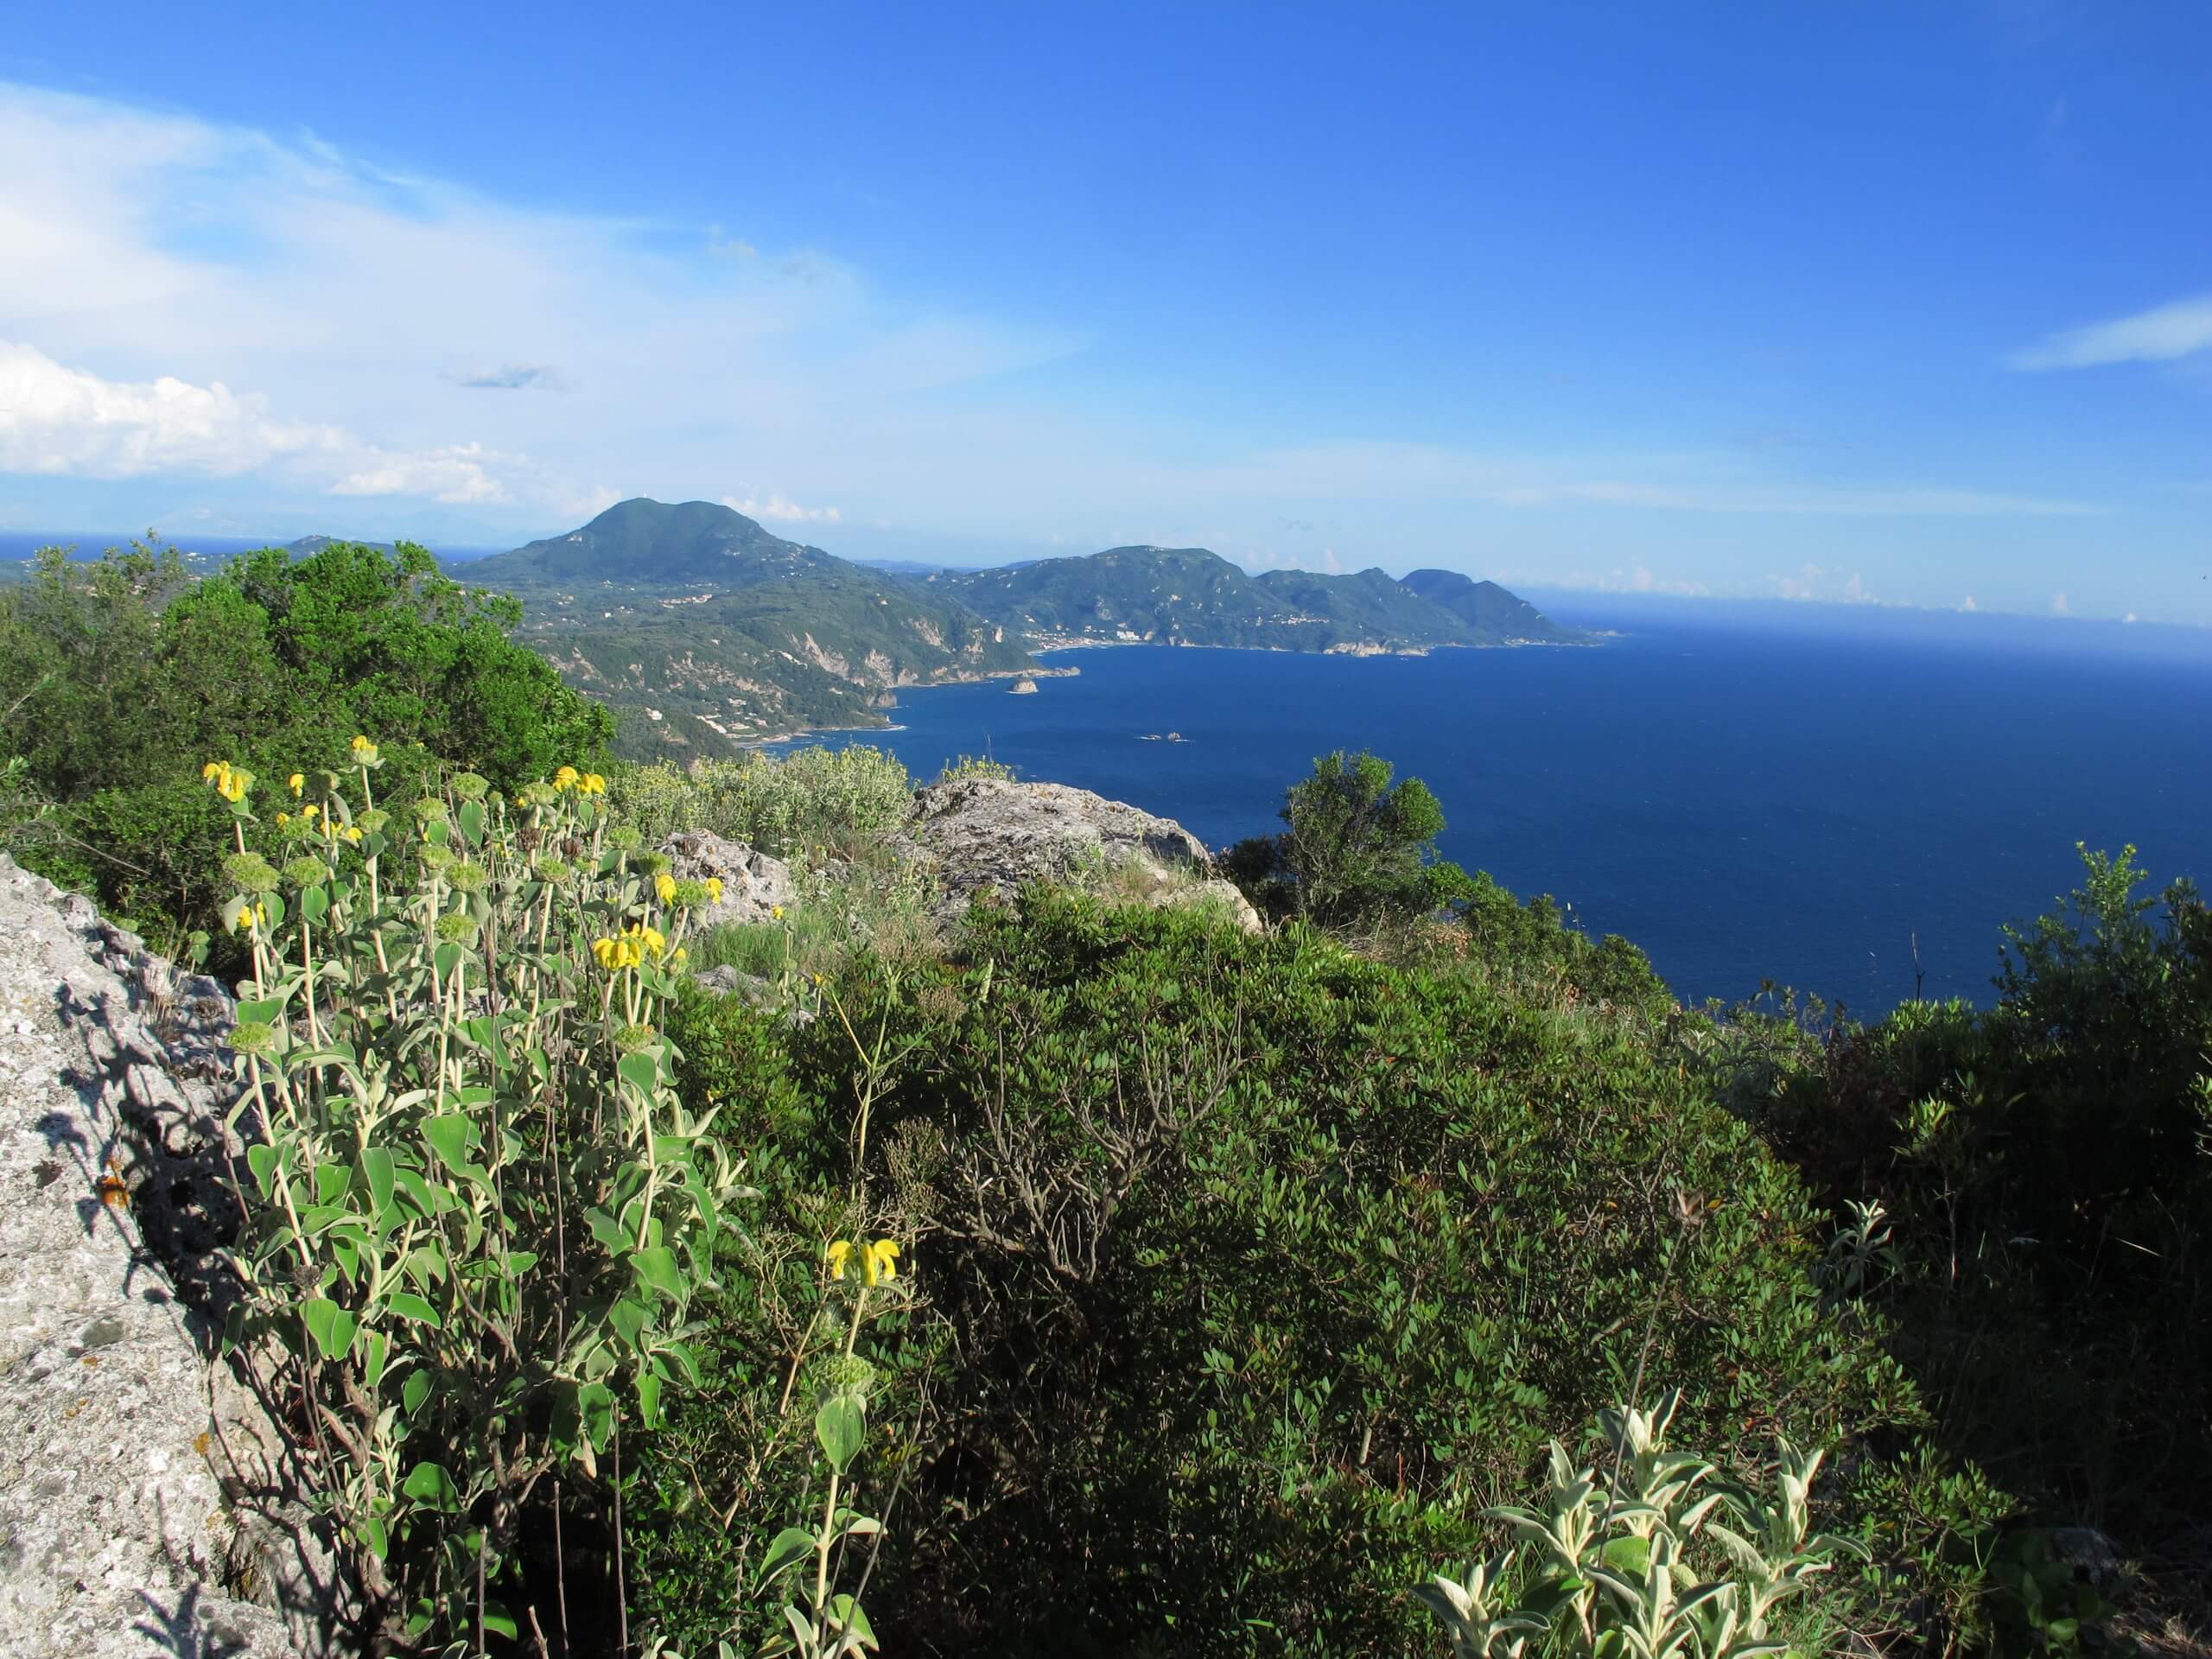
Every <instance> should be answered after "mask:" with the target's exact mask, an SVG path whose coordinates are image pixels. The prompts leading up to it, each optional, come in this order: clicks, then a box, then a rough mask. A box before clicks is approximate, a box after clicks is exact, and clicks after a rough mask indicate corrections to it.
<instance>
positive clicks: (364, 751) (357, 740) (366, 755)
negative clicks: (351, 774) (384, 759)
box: [350, 733, 377, 766]
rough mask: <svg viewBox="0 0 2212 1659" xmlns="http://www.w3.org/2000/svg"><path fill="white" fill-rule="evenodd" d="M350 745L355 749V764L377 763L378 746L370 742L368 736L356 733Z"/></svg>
mask: <svg viewBox="0 0 2212 1659" xmlns="http://www.w3.org/2000/svg"><path fill="white" fill-rule="evenodd" d="M350 747H352V749H353V764H354V765H355V766H375V765H376V764H377V746H376V745H375V744H373V743H372V742H370V741H369V740H368V739H367V738H366V737H365V736H362V735H361V734H358V733H357V734H355V735H354V738H353V743H352V745H351V746H350Z"/></svg>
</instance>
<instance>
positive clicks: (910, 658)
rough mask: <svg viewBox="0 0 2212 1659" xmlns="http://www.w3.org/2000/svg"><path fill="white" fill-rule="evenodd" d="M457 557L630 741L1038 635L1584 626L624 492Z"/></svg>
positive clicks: (1020, 666)
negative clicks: (894, 542)
mask: <svg viewBox="0 0 2212 1659" xmlns="http://www.w3.org/2000/svg"><path fill="white" fill-rule="evenodd" d="M309 539H310V540H314V539H316V538H309ZM454 574H455V575H458V576H459V577H460V578H461V580H463V581H465V582H468V583H469V584H470V585H471V586H474V587H486V588H500V589H504V590H505V591H508V592H511V593H513V594H517V595H518V596H519V597H521V598H522V599H523V600H524V610H525V621H524V632H525V636H526V637H527V638H529V639H530V641H531V644H533V645H536V646H537V649H538V650H540V651H542V652H544V654H545V655H546V656H547V657H548V658H550V660H551V661H552V662H553V663H554V664H556V666H557V667H559V669H560V670H561V671H562V673H563V675H564V676H565V677H568V679H569V681H570V683H573V684H575V685H576V686H578V687H579V688H580V689H582V690H586V691H588V692H590V693H592V694H593V695H594V696H599V697H601V698H603V699H604V700H605V701H607V702H609V703H611V704H613V706H614V708H615V709H616V710H617V711H618V713H619V714H620V717H621V733H620V737H619V738H618V747H620V749H621V750H622V751H623V752H624V753H628V754H631V755H633V756H640V757H642V756H647V755H662V756H668V757H671V758H678V759H681V758H688V757H689V756H690V755H692V754H696V753H708V754H716V753H726V752H728V750H729V749H731V748H733V747H735V746H737V745H740V744H743V743H747V742H752V741H760V740H761V739H763V738H766V737H770V736H775V735H780V734H786V733H791V732H795V731H800V730H805V729H810V728H825V727H866V726H881V725H885V724H887V723H888V722H887V719H886V717H885V715H884V714H883V712H882V710H883V709H885V708H886V707H887V706H888V705H889V704H890V703H891V702H893V699H894V697H895V694H896V692H897V691H898V690H899V688H901V687H904V686H911V685H933V684H942V683H948V682H951V681H957V680H974V679H981V678H987V677H1008V676H1012V675H1014V674H1020V673H1025V672H1027V673H1035V672H1039V668H1038V664H1037V663H1036V661H1035V659H1034V658H1033V657H1032V656H1031V655H1030V652H1032V651H1033V650H1045V649H1049V648H1052V647H1054V646H1064V645H1091V644H1155V645H1237V646H1248V647H1258V648H1262V649H1270V650H1278V651H1313V652H1355V653H1371V652H1424V651H1428V650H1431V649H1433V648H1436V647H1439V646H1452V645H1459V646H1478V645H1522V644H1535V643H1541V644H1568V643H1573V642H1576V641H1580V640H1581V639H1586V638H1587V636H1586V635H1584V634H1582V633H1581V632H1579V631H1578V630H1575V629H1572V628H1563V627H1560V626H1558V625H1556V624H1554V623H1553V622H1552V621H1550V620H1548V619H1547V618H1546V617H1545V616H1544V615H1543V613H1541V612H1540V611H1538V610H1537V609H1536V608H1535V607H1533V606H1531V605H1529V604H1528V603H1527V602H1525V601H1522V600H1520V599H1518V598H1516V597H1515V596H1514V595H1513V594H1510V593H1508V592H1506V590H1505V589H1503V588H1500V587H1498V586H1497V584H1496V583H1495V582H1474V581H1471V579H1469V578H1468V577H1466V576H1463V575H1459V574H1457V573H1456V572H1452V571H1448V570H1421V571H1416V572H1415V573H1414V575H1411V576H1408V577H1407V578H1406V579H1405V580H1404V581H1403V582H1399V581H1395V580H1393V579H1392V578H1391V577H1389V576H1388V575H1384V574H1383V572H1382V571H1380V570H1364V571H1362V572H1360V573H1359V574H1357V575H1315V574H1313V573H1310V572H1306V571H1301V570H1271V571H1267V572H1265V573H1263V574H1262V575H1257V576H1254V575H1247V574H1246V573H1245V572H1244V571H1243V569H1240V568H1239V567H1237V566H1236V565H1235V564H1232V563H1230V562H1229V561H1228V560H1227V559H1224V558H1223V557H1221V556H1219V555H1218V554H1215V553H1211V552H1209V551H1207V550H1205V549H1204V548H1160V547H1117V548H1112V549H1109V550H1107V551H1106V552H1103V553H1093V554H1090V555H1088V556H1083V557H1077V558H1062V559H1044V560H1038V561H1033V562H1031V563H1025V564H1020V565H1009V566H1005V567H1001V568H999V569H986V570H951V569H934V568H932V567H928V566H918V567H913V569H912V570H911V571H909V570H906V569H899V568H897V567H896V566H891V567H890V568H887V567H886V564H885V563H877V564H874V565H863V564H860V563H854V562H852V561H850V560H846V559H841V558H837V557H836V556H833V555H831V554H829V553H825V552H823V550H821V549H820V548H818V547H809V546H805V545H804V544H802V543H798V542H791V541H785V539H784V538H783V537H779V536H777V535H774V534H773V533H772V532H771V531H766V530H764V529H763V528H762V527H761V526H760V524H756V523H754V522H753V520H752V519H750V518H746V517H745V516H744V515H743V514H742V513H739V512H734V511H733V510H732V509H730V508H728V507H725V506H721V505H716V504H715V503H712V502H706V501H689V502H684V503H683V504H681V505H673V506H671V505H665V504H664V503H661V502H658V501H651V500H646V499H642V498H640V499H636V500H631V501H624V502H621V503H620V504H618V505H614V506H612V507H609V508H608V509H607V511H606V512H603V513H601V514H600V516H599V517H598V518H594V519H593V520H592V521H591V522H590V523H589V524H585V525H583V526H582V527H581V528H579V529H577V530H575V531H570V532H569V533H568V534H566V535H563V536H555V537H549V538H547V539H545V540H543V541H537V542H532V543H530V544H529V545H528V546H527V547H520V548H517V549H516V550H514V551H513V552H512V553H501V554H495V555H493V556H490V557H487V558H479V559H472V560H469V561H468V562H467V563H466V564H463V565H460V566H458V567H457V568H456V569H455V572H454Z"/></svg>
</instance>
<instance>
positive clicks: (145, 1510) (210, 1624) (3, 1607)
mask: <svg viewBox="0 0 2212 1659" xmlns="http://www.w3.org/2000/svg"><path fill="white" fill-rule="evenodd" d="M152 960H153V959H151V958H149V957H145V956H144V954H143V950H141V948H140V947H139V945H138V944H137V941H136V940H135V939H134V938H131V936H130V935H128V934H125V933H124V932H122V931H121V930H119V929H115V928H112V927H109V926H107V925H105V924H104V923H102V922H101V921H100V920H99V915H98V912H96V911H95V910H94V908H93V906H92V903H91V901H90V900H88V899H84V898H82V897H80V896H79V895H74V894H70V895H64V894H62V893H59V892H58V891H57V890H56V889H55V888H54V887H52V886H51V885H50V884H49V883H48V882H46V881H44V880H40V879H39V878H38V877H36V876H33V875H30V874H27V873H26V872H24V871H22V870H21V869H19V868H16V865H15V864H14V863H13V862H12V861H10V860H9V859H7V858H5V857H0V1653H4V1654H6V1655H8V1656H10V1659H62V1656H65V1655H66V1656H69V1659H126V1656H127V1659H138V1656H151V1655H156V1654H171V1655H174V1654H179V1653H188V1654H212V1653H217V1652H220V1653H225V1654H228V1655H232V1656H235V1659H280V1656H295V1655H307V1656H334V1655H338V1654H340V1653H343V1652H345V1651H346V1650H347V1649H346V1647H345V1645H344V1643H343V1639H342V1638H341V1637H340V1636H339V1634H338V1632H339V1630H340V1628H341V1627H342V1626H343V1624H345V1622H346V1619H347V1618H349V1617H350V1614H351V1611H352V1609H353V1607H354V1606H355V1605H357V1602H356V1599H355V1598H354V1597H353V1596H352V1594H351V1593H350V1592H348V1591H347V1590H346V1587H345V1585H344V1580H343V1577H342V1574H340V1573H339V1572H338V1571H336V1569H335V1567H334V1563H333V1560H332V1558H331V1557H330V1555H329V1554H328V1553H327V1551H326V1550H324V1549H323V1548H321V1545H320V1544H319V1543H317V1542H316V1541H315V1537H314V1535H313V1533H312V1531H311V1530H310V1529H308V1528H306V1527H304V1526H302V1525H301V1524H300V1522H301V1520H302V1514H303V1512H302V1510H301V1509H300V1506H299V1505H298V1503H297V1502H296V1499H295V1498H292V1497H288V1496H286V1491H287V1488H288V1482H289V1474H288V1471H289V1459H288V1458H287V1456H286V1453H285V1450H284V1446H283V1439H282V1437H281V1436H280V1435H279V1434H278V1433H277V1431H276V1429H275V1428H274V1427H273V1426H272V1425H271V1424H270V1421H269V1419H268V1417H267V1416H266V1415H265V1414H264V1413H263V1412H262V1411H261V1409H260V1408H259V1406H258V1404H257V1402H256V1400H255V1399H254V1397H253V1395H251V1393H250V1392H249V1391H248V1390H247V1389H245V1388H244V1387H242V1386H241V1385H240V1383H239V1382H238V1379H237V1378H235V1377H233V1376H232V1374H231V1372H230V1371H229V1370H228V1369H227V1368H226V1367H225V1366H223V1365H220V1364H211V1363H210V1360H209V1357H208V1356H209V1355H210V1353H211V1352H212V1349H213V1336H214V1334H215V1332H216V1331H217V1329H218V1328H219V1317H220V1300H219V1287H220V1286H221V1285H222V1284H224V1283H226V1282H227V1278H226V1269H224V1268H222V1267H221V1256H220V1250H221V1249H222V1247H223V1246H224V1245H226V1243H228V1242H229V1231H228V1227H227V1220H226V1219H225V1220H224V1221H223V1222H222V1223H221V1224H218V1221H217V1220H216V1219H214V1218H213V1211H212V1209H211V1208H210V1206H211V1205H213V1204H214V1202H215V1199H216V1197H217V1194H218V1193H219V1192H220V1191H221V1190H222V1189H220V1188H219V1183H218V1181H217V1179H216V1177H215V1176H214V1173H213V1169H214V1167H215V1166H216V1165H217V1163H218V1162H219V1160H218V1159H217V1155H216V1153H215V1151H214V1150H213V1148H217V1147H219V1146H220V1144H221V1137H220V1122H219V1106H221V1105H225V1104H227V1103H228V1101H229V1099H230V1098H231V1092H230V1089H229V1086H228V1077H229V1070H228V1067H227V1066H225V1065H216V1066H215V1068H214V1069H213V1071H209V1072H207V1073H206V1075H208V1076H213V1077H221V1078H223V1079H224V1080H225V1085H226V1086H225V1088H224V1089H223V1090H222V1091H221V1092H220V1094H219V1093H218V1091H217V1090H215V1089H214V1088H213V1087H211V1086H208V1085H207V1084H200V1085H196V1086H195V1087H194V1089H192V1090H186V1089H181V1088H180V1087H179V1086H178V1084H177V1083H176V1082H175V1079H174V1076H173V1074H171V1073H169V1072H165V1071H163V1070H162V1068H161V1065H160V1064H159V1062H160V1061H162V1059H164V1058H166V1059H167V1060H168V1062H169V1063H170V1064H171V1065H182V1064H185V1063H187V1062H190V1063H192V1064H195V1065H200V1066H203V1067H205V1066H207V1065H210V1064H211V1062H213V1061H214V1060H215V1059H216V1058H217V1057H218V1056H219V1050H218V1048H217V1047H216V1045H217V1044H218V1043H219V1040H220V1035H221V1033H222V1031H223V1030H224V1029H226V1028H227V1027H228V1024H229V1008H230V1000H229V998H228V996H227V995H224V994H223V993H222V991H221V988H220V987H219V986H216V985H214V984H213V982H202V983H200V984H199V985H197V986H196V987H195V989H196V991H197V993H198V995H199V996H200V999H201V1000H202V1001H204V1002H205V1003H207V1005H208V1006H207V1009H206V1010H205V1013H204V1017H203V1020H202V1023H201V1024H200V1027H199V1029H198V1030H197V1032H196V1033H194V1032H191V1031H181V1030H180V1029H177V1028H175V1027H170V1026H168V1025H167V1024H164V1025H163V1026H162V1030H161V1031H160V1032H159V1033H157V1032H156V1030H155V1029H152V1028H150V1023H151V1022H153V1021H156V1020H164V1019H165V1018H166V1015H165V1014H164V1012H163V1010H162V1006H161V999H159V998H157V997H156V996H155V995H153V994H152V993H151V991H150V990H149V987H151V986H153V985H156V984H168V983H171V982H173V981H174V977H175V976H174V974H173V971H172V970H170V969H168V966H167V964H162V965H161V966H160V967H159V968H152V969H150V971H149V964H150V963H151V962H152ZM174 1012H175V1009H174V1006H173V1004H171V1005H170V1006H169V1007H168V1014H174ZM111 1170H112V1171H114V1172H117V1173H119V1175H120V1178H121V1179H122V1181H123V1183H124V1186H125V1187H126V1188H127V1189H128V1192H129V1198H128V1202H127V1203H123V1204H111V1203H106V1202H103V1195H102V1190H101V1185H100V1183H101V1180H102V1178H103V1177H104V1176H105V1175H107V1174H108V1173H110V1172H111ZM245 1446H260V1447H261V1448H263V1451H262V1453H261V1455H260V1456H259V1457H258V1459H257V1460H256V1461H255V1462H254V1463H253V1464H252V1465H251V1466H250V1465H248V1464H246V1463H243V1462H241V1461H240V1459H239V1457H238V1448H242V1447H245ZM293 1484H296V1483H293ZM257 1495H260V1496H257ZM243 1585H252V1586H255V1589H254V1591H253V1595H254V1598H255V1599H241V1597H240V1596H239V1595H238V1594H236V1593H234V1592H233V1590H232V1588H231V1587H230V1586H243Z"/></svg>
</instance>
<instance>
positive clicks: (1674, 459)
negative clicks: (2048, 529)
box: [1160, 442, 2108, 518]
mask: <svg viewBox="0 0 2212 1659" xmlns="http://www.w3.org/2000/svg"><path fill="white" fill-rule="evenodd" d="M1178 481H1179V483H1180V485H1181V486H1182V487H1184V488H1189V487H1192V486H1198V487H1203V488H1207V489H1211V490H1217V491H1221V492H1224V493H1249V494H1252V495H1255V496H1265V497H1270V498H1274V499H1288V500H1303V499H1422V500H1432V501H1453V500H1458V501H1471V502H1482V503H1485V504H1488V505H1496V506H1504V507H1524V508H1531V509H1535V508H1544V507H1559V506H1612V507H1623V508H1636V509H1643V510H1656V511H1660V512H1692V513H1730V514H1744V513H1748V514H1770V515H1778V516H1783V517H1814V516H1818V517H1830V518H2083V517H2089V516H2094V515H2096V514H2100V513H2103V512H2107V511H2108V509H2107V508H2106V507H2104V506H2102V505H2099V504H2097V503H2094V502H2088V501H2075V500H2069V499H2064V498H2062V497H2056V496H2040V495H2020V494H2013V493H2006V492H2003V491H1992V490H1972V489H1939V488H1926V487H1904V488H1898V487H1893V486H1882V485H1867V486H1858V487H1839V486H1821V487H1806V486H1786V485H1777V484H1771V483H1767V482H1763V481H1761V480H1758V479H1755V478H1751V477H1746V476H1745V475H1743V474H1742V472H1741V471H1740V469H1739V468H1738V467H1734V466H1732V464H1731V462H1730V461H1728V459H1727V458H1726V457H1723V456H1718V455H1706V454H1649V455H1627V456H1602V455H1601V456H1578V455H1565V454H1562V455H1545V454H1498V453H1487V452H1483V451H1478V450H1471V449H1463V448H1446V447H1442V446H1438V445H1428V444H1413V443H1389V442H1336V443H1325V444H1306V445H1300V446H1297V447H1295V448H1284V449H1276V450H1270V451H1267V452H1264V453H1262V454H1256V455H1254V456H1252V457H1250V458H1249V459H1247V460H1244V461H1235V462H1230V463H1225V464H1222V465H1219V466H1216V467H1210V468H1205V469H1203V470H1201V471H1199V472H1198V473H1196V474H1187V473H1186V474H1184V476H1183V477H1182V478H1181V480H1176V479H1174V478H1173V477H1172V476H1166V475H1163V476H1162V478H1161V480H1160V484H1161V486H1162V487H1163V489H1168V488H1173V487H1175V486H1176V485H1177V483H1178Z"/></svg>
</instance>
